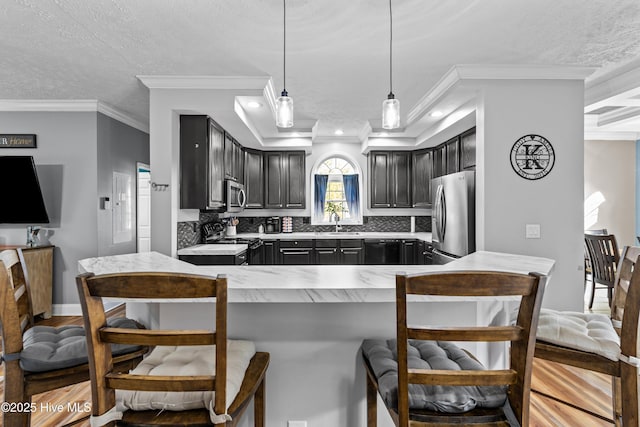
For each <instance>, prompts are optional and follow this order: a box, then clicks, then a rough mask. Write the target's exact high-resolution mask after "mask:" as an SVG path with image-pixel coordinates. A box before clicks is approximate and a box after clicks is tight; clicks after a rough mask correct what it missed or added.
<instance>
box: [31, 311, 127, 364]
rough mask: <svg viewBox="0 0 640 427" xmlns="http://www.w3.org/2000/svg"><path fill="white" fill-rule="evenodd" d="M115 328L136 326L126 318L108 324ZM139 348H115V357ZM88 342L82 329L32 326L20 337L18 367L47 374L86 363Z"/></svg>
mask: <svg viewBox="0 0 640 427" xmlns="http://www.w3.org/2000/svg"><path fill="white" fill-rule="evenodd" d="M107 324H108V325H109V326H112V327H115V328H131V329H137V328H138V326H139V325H138V323H136V322H135V321H134V320H131V319H127V318H125V317H116V318H112V319H109V320H108V321H107ZM138 349H140V346H137V345H124V344H115V345H113V346H112V347H111V351H112V352H113V354H114V355H119V354H125V353H130V352H132V351H137V350H138ZM87 361H88V358H87V339H86V337H85V333H84V328H83V327H82V326H61V327H58V328H56V327H53V326H34V327H33V328H31V329H28V330H27V331H25V333H24V334H23V338H22V351H21V352H20V366H21V367H22V369H23V370H25V371H28V372H47V371H51V370H55V369H63V368H69V367H72V366H77V365H82V364H84V363H87Z"/></svg>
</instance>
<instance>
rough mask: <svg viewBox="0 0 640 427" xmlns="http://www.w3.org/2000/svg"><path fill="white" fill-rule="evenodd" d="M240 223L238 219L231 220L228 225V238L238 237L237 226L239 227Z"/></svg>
mask: <svg viewBox="0 0 640 427" xmlns="http://www.w3.org/2000/svg"><path fill="white" fill-rule="evenodd" d="M239 222H240V221H238V218H236V217H233V218H229V222H228V223H227V236H235V235H236V225H238V223H239Z"/></svg>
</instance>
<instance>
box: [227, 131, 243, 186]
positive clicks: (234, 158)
mask: <svg viewBox="0 0 640 427" xmlns="http://www.w3.org/2000/svg"><path fill="white" fill-rule="evenodd" d="M243 169H244V156H243V153H242V145H240V143H239V142H238V141H236V140H235V139H234V138H233V137H232V136H231V135H230V134H229V133H227V132H225V134H224V177H225V179H232V180H234V181H238V182H242V181H243V180H244V174H243Z"/></svg>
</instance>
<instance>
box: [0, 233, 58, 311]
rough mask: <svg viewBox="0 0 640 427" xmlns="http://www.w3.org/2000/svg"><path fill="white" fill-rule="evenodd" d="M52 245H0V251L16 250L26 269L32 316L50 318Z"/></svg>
mask: <svg viewBox="0 0 640 427" xmlns="http://www.w3.org/2000/svg"><path fill="white" fill-rule="evenodd" d="M54 248H55V246H53V245H42V246H25V245H14V246H11V245H0V250H4V249H16V250H17V251H18V256H19V257H20V261H21V262H23V263H24V265H25V267H26V270H27V271H26V274H27V283H28V284H29V293H30V296H31V304H32V306H33V315H34V316H37V315H39V314H42V316H43V317H44V318H45V319H48V318H50V317H51V313H52V309H51V308H52V300H53V250H54Z"/></svg>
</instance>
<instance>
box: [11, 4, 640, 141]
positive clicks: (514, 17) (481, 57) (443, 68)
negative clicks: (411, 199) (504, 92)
mask: <svg viewBox="0 0 640 427" xmlns="http://www.w3.org/2000/svg"><path fill="white" fill-rule="evenodd" d="M388 7H389V5H388V2H387V1H386V0H349V1H344V0H289V1H288V2H287V82H286V83H287V90H288V91H289V94H290V95H291V96H292V97H293V98H294V101H295V108H296V120H302V121H304V120H305V119H309V120H310V121H312V122H315V121H317V131H318V132H319V133H320V134H327V135H329V134H333V131H334V129H335V128H337V127H341V128H343V129H344V130H345V132H346V133H347V134H349V133H352V134H355V133H358V132H361V130H362V128H363V126H365V125H366V123H367V122H369V124H370V125H371V126H372V127H374V128H376V127H379V126H380V110H381V108H380V107H381V102H382V100H383V99H384V98H385V97H386V95H387V93H388V91H389V51H388V48H389V39H388V37H389V15H388V13H389V9H388ZM393 14H394V44H393V46H394V58H393V60H394V64H393V65H394V75H393V76H394V79H393V89H394V92H395V94H396V97H397V98H398V99H400V101H401V103H402V111H403V114H406V112H408V111H409V110H410V108H411V107H412V106H413V105H414V104H415V103H416V102H417V101H418V100H419V99H420V98H421V97H422V96H423V95H424V94H425V93H426V92H428V91H429V89H431V88H432V87H433V86H434V85H435V84H436V83H437V82H438V80H439V79H440V78H441V77H442V76H443V75H444V74H445V73H446V72H447V71H448V70H449V69H450V68H451V67H452V66H454V65H456V64H526V65H534V64H544V65H582V66H595V67H604V68H603V69H607V68H610V67H612V66H614V65H617V64H621V63H624V62H628V61H630V60H632V59H634V58H636V57H637V56H639V55H640V2H638V1H637V0H616V1H611V0H589V1H584V0H562V1H559V0H535V1H532V0H475V1H471V0H446V1H442V0H439V1H433V0H397V1H395V2H394V4H393ZM282 22H283V17H282V1H280V0H215V1H214V0H90V1H87V0H0V52H2V54H1V55H0V99H38V100H47V99H56V100H58V99H97V100H99V101H102V102H104V103H106V104H109V105H111V106H113V107H116V108H117V109H119V110H121V111H122V112H125V113H126V114H128V115H130V116H132V117H133V118H136V119H138V120H140V121H143V122H145V121H147V120H148V115H149V95H148V89H147V88H146V87H145V86H144V85H142V84H141V83H140V81H139V80H138V79H137V78H136V76H137V75H182V76H185V75H186V76H188V75H210V76H233V75H240V76H262V75H268V76H272V77H273V83H274V87H275V90H276V92H280V91H281V90H282V86H283V64H282V59H283V58H282V48H283V46H282V41H283V40H282V36H283V34H282V33H283V31H282Z"/></svg>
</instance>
